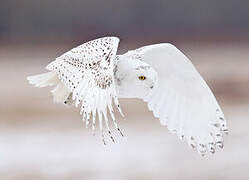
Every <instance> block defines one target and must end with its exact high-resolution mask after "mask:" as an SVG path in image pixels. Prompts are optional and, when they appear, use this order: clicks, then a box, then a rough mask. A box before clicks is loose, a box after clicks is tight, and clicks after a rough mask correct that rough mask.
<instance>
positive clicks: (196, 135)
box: [133, 43, 228, 155]
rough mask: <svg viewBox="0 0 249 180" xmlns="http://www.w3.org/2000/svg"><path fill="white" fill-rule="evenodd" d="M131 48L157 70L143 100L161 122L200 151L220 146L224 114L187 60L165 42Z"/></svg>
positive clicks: (202, 153) (225, 130)
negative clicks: (153, 83)
mask: <svg viewBox="0 0 249 180" xmlns="http://www.w3.org/2000/svg"><path fill="white" fill-rule="evenodd" d="M133 52H134V56H135V57H136V58H140V59H141V60H142V61H145V62H146V63H148V64H150V65H151V66H152V67H153V68H155V70H156V71H157V72H158V77H159V78H158V81H157V83H156V87H155V88H154V89H153V91H152V92H151V93H150V94H149V95H148V96H147V97H146V98H145V99H144V101H146V102H148V107H149V109H150V110H151V111H153V114H154V116H155V117H157V118H159V119H160V122H161V124H162V125H166V126H167V127H168V129H169V130H170V131H171V132H172V133H176V134H177V135H178V137H180V138H181V139H185V140H186V141H187V143H188V144H189V145H190V146H191V147H193V148H197V150H198V152H199V153H200V154H201V155H205V154H206V152H207V151H209V152H211V153H214V152H215V148H216V147H221V148H222V147H223V138H222V134H223V133H226V132H228V131H227V127H226V121H225V118H224V115H223V113H222V111H221V108H220V106H219V105H218V103H217V101H216V99H215V97H214V95H213V93H212V92H211V90H210V88H209V87H208V85H207V84H206V82H205V81H204V80H203V79H202V77H201V76H200V74H199V73H198V72H197V71H196V69H195V68H194V66H193V64H192V63H191V62H190V60H189V59H188V58H187V57H186V56H185V55H184V54H183V53H182V52H181V51H179V50H178V49H177V48H176V47H175V46H173V45H171V44H167V43H164V44H155V45H150V46H145V47H142V48H140V49H137V50H135V51H133Z"/></svg>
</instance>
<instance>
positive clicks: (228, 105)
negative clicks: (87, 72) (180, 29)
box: [0, 44, 249, 180]
mask: <svg viewBox="0 0 249 180" xmlns="http://www.w3.org/2000/svg"><path fill="white" fill-rule="evenodd" d="M179 46H180V47H181V49H183V50H184V52H185V54H187V55H188V56H189V57H190V58H191V59H192V60H193V63H194V64H195V65H196V67H197V68H198V70H199V71H200V73H201V74H202V75H203V76H204V78H205V79H206V80H207V81H208V82H209V84H210V86H211V87H212V89H213V90H214V92H215V94H216V96H217V98H218V100H219V102H220V104H221V106H222V109H223V110H224V113H225V115H226V117H227V120H228V127H229V130H230V133H229V135H228V136H225V147H224V149H218V150H217V152H216V153H215V154H214V155H208V156H206V157H204V158H203V157H200V156H199V155H198V153H197V152H195V151H193V150H191V149H190V148H189V147H188V146H187V144H186V143H183V142H182V141H180V140H179V139H178V138H177V137H176V136H174V135H171V134H169V132H168V130H167V129H166V128H165V127H162V126H160V123H159V121H158V120H157V119H155V118H154V117H153V115H152V113H151V112H149V111H148V109H147V107H146V104H145V103H143V102H141V101H139V100H121V105H122V107H123V111H124V113H125V115H126V117H125V119H123V118H121V117H119V118H118V119H119V124H120V127H121V128H122V130H123V131H124V134H125V137H124V138H123V137H120V136H119V135H118V133H116V143H115V144H114V143H112V142H111V141H108V145H107V146H104V145H103V144H102V142H101V140H100V138H99V137H98V136H99V135H98V134H96V135H95V136H92V133H91V131H90V130H89V129H85V128H84V126H83V125H82V122H81V119H80V116H79V114H78V112H77V110H76V109H74V108H66V107H64V106H62V105H55V104H53V102H52V99H51V95H50V93H49V91H48V90H49V88H45V89H37V88H32V87H31V86H29V85H28V84H27V82H26V80H25V77H26V76H27V75H29V74H33V73H40V72H44V69H43V67H45V65H46V64H47V63H48V62H49V61H50V60H49V57H55V56H56V55H58V54H60V53H62V52H63V51H65V50H67V48H55V47H54V48H51V49H50V50H47V48H41V49H32V48H29V47H26V48H22V49H17V50H16V51H15V50H13V49H9V48H1V50H0V63H1V64H0V82H1V88H0V179H4V180H8V179H18V180H19V179H25V180H26V179H108V180H112V179H114V180H119V179H121V180H122V179H142V180H147V179H148V180H149V179H171V180H172V179H191V180H192V179H212V180H215V179H231V180H233V179H239V180H247V179H249V171H248V170H249V90H248V89H249V51H248V49H249V44H239V45H225V44H219V45H216V46H213V45H210V44H207V45H202V46H199V45H198V46H197V45H196V46H195V45H193V44H192V45H190V44H181V45H179ZM10 50H13V51H10ZM117 116H118V115H117ZM106 139H107V138H106Z"/></svg>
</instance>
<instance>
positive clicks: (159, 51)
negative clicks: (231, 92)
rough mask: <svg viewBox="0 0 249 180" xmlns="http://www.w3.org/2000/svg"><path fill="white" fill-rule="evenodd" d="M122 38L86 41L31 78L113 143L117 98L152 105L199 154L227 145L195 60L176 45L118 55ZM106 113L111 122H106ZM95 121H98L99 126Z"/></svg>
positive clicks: (217, 108)
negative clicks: (135, 100)
mask: <svg viewBox="0 0 249 180" xmlns="http://www.w3.org/2000/svg"><path fill="white" fill-rule="evenodd" d="M118 44H119V38H117V37H103V38H99V39H95V40H92V41H89V42H86V43H84V44H82V45H80V46H78V47H76V48H73V49H72V50H70V51H68V52H66V53H65V54H63V55H61V56H60V57H58V58H56V59H55V60H54V61H53V62H51V63H50V64H49V65H48V66H47V67H46V69H47V70H48V71H49V72H47V73H44V74H39V75H34V76H29V77H28V78H27V79H28V81H29V83H30V84H33V85H35V86H36V87H45V86H55V88H54V89H53V90H52V91H51V92H52V94H53V99H54V102H56V103H63V104H66V105H74V106H76V107H78V106H79V107H80V114H81V115H82V119H83V122H84V123H85V125H86V127H87V126H88V125H89V123H90V122H91V126H92V129H93V131H94V130H95V126H96V123H97V122H98V126H99V129H100V132H101V136H102V140H103V142H104V144H105V139H104V134H105V133H104V132H108V134H109V136H110V138H111V139H112V140H113V141H114V138H113V136H112V133H111V130H110V129H111V128H110V127H109V123H110V122H109V119H110V118H111V120H112V122H113V124H114V126H115V128H116V129H117V130H118V131H119V132H120V134H121V135H123V134H122V132H121V130H120V128H119V126H118V124H117V121H116V119H115V117H114V110H113V106H112V104H113V103H114V105H115V107H116V108H117V109H118V111H119V113H120V114H121V115H122V116H124V115H123V113H122V110H121V107H120V104H119V101H118V98H139V99H142V100H144V101H145V102H147V103H148V108H149V110H151V111H152V112H153V114H154V116H155V117H156V118H158V119H159V120H160V123H161V124H162V125H164V126H167V127H168V129H169V131H170V132H172V133H174V134H176V135H177V136H178V137H179V138H180V139H182V140H185V141H186V142H187V143H188V145H189V146H190V147H191V148H195V149H197V151H198V152H199V153H200V154H201V155H205V154H206V153H207V152H211V153H214V152H215V149H216V148H217V147H220V148H222V147H223V134H224V133H225V134H226V133H227V132H228V130H227V127H226V120H225V118H224V115H223V113H222V111H221V108H220V106H219V105H218V103H217V101H216V99H215V97H214V95H213V93H212V92H211V90H210V88H209V87H208V85H207V84H206V82H205V81H204V80H203V79H202V77H201V76H200V74H199V73H198V72H197V70H196V69H195V68H194V66H193V64H192V63H191V61H190V60H189V59H188V58H187V57H186V56H185V55H184V54H183V53H182V52H181V51H180V50H178V49H177V48H176V47H175V46H174V45H172V44H169V43H160V44H154V45H149V46H144V47H141V48H139V49H136V50H132V51H128V52H127V53H125V54H123V55H117V54H116V53H117V49H118ZM108 114H109V115H110V118H108V117H109V116H108ZM96 120H98V121H97V122H96Z"/></svg>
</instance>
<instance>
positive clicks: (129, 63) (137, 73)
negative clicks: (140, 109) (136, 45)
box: [114, 56, 158, 98]
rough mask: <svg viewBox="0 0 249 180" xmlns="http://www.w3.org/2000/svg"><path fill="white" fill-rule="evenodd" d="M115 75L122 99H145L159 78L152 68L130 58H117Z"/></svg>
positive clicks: (118, 92)
mask: <svg viewBox="0 0 249 180" xmlns="http://www.w3.org/2000/svg"><path fill="white" fill-rule="evenodd" d="M114 73H115V74H114V76H115V81H116V87H117V88H116V89H117V94H118V96H119V97H121V98H144V97H145V96H146V95H148V93H149V92H150V91H151V90H152V89H153V88H154V86H155V83H156V81H157V78H158V77H157V72H156V71H155V70H154V69H153V67H152V66H150V65H149V64H147V63H145V62H143V61H141V60H139V59H137V58H132V57H130V56H119V57H118V58H117V65H116V70H115V72H114Z"/></svg>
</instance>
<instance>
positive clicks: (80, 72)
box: [47, 37, 123, 140]
mask: <svg viewBox="0 0 249 180" xmlns="http://www.w3.org/2000/svg"><path fill="white" fill-rule="evenodd" d="M118 43H119V39H118V38H116V37H104V38H99V39H96V40H92V41H89V42H87V43H84V44H82V45H80V46H78V47H76V48H73V49H72V50H70V51H68V52H66V53H65V54H63V55H62V56H60V57H58V58H57V59H56V60H55V61H53V62H51V63H50V64H49V65H48V66H47V69H48V70H49V71H53V72H55V73H56V74H57V76H58V78H59V79H60V80H61V82H62V83H63V84H64V85H65V86H66V87H67V89H68V90H69V92H71V96H72V100H73V101H74V104H75V106H76V107H78V106H80V113H81V114H82V117H83V120H84V121H85V122H86V126H87V125H88V123H89V120H90V118H91V117H92V121H93V122H92V123H93V126H92V127H93V129H95V120H96V114H97V115H98V119H99V128H100V130H101V131H102V132H103V127H102V119H103V117H104V122H105V127H106V128H107V130H108V132H109V134H110V136H111V132H110V128H109V125H108V118H107V111H109V113H110V115H111V117H112V119H113V122H114V125H115V126H116V128H117V129H118V130H119V128H118V126H117V123H116V121H115V117H114V113H113V108H112V101H113V100H114V103H115V105H116V107H117V108H118V109H119V112H120V113H121V115H123V114H122V111H121V108H120V105H119V103H118V98H117V94H116V90H115V84H114V83H115V81H114V59H115V56H116V52H117V48H118ZM119 131H120V130H119ZM102 135H103V133H102ZM111 138H112V136H111ZM112 140H113V138H112Z"/></svg>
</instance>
